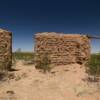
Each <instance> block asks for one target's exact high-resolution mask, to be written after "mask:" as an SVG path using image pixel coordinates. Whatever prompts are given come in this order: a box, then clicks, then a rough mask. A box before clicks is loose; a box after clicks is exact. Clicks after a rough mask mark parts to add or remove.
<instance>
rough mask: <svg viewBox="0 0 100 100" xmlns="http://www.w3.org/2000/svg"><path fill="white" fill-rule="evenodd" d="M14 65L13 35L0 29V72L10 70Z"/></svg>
mask: <svg viewBox="0 0 100 100" xmlns="http://www.w3.org/2000/svg"><path fill="white" fill-rule="evenodd" d="M11 64H12V33H11V32H9V31H6V30H3V29H0V70H9V69H10V68H11Z"/></svg>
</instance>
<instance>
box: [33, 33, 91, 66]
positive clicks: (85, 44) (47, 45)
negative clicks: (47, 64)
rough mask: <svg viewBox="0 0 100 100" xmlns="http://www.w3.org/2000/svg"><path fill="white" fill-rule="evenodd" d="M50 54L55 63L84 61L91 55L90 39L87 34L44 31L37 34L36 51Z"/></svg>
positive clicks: (52, 61)
mask: <svg viewBox="0 0 100 100" xmlns="http://www.w3.org/2000/svg"><path fill="white" fill-rule="evenodd" d="M45 52H48V53H49V54H50V60H51V63H53V64H58V65H59V64H62V65H63V64H70V63H76V62H77V63H84V62H86V61H87V60H88V59H89V57H90V40H89V39H88V38H87V37H86V36H85V35H80V34H63V33H55V32H50V33H49V32H44V33H37V34H35V53H36V54H41V55H42V54H44V53H45Z"/></svg>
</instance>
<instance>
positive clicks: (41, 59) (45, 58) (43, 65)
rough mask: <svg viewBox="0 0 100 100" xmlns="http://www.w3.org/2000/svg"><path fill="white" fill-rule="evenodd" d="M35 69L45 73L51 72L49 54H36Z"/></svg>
mask: <svg viewBox="0 0 100 100" xmlns="http://www.w3.org/2000/svg"><path fill="white" fill-rule="evenodd" d="M35 67H36V68H37V69H42V70H43V72H44V73H46V72H47V71H50V59H49V53H47V52H46V53H44V54H42V55H40V54H36V55H35Z"/></svg>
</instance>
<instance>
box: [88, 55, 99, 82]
mask: <svg viewBox="0 0 100 100" xmlns="http://www.w3.org/2000/svg"><path fill="white" fill-rule="evenodd" d="M86 68H87V69H86V71H87V73H88V74H89V76H92V77H91V78H89V80H91V81H98V79H99V77H100V54H92V55H91V59H90V60H89V62H88V63H87V67H86Z"/></svg>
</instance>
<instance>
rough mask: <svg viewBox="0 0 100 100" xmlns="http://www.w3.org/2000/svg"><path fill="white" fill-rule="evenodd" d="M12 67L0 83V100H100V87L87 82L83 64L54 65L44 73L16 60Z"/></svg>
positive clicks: (94, 83) (95, 83)
mask: <svg viewBox="0 0 100 100" xmlns="http://www.w3.org/2000/svg"><path fill="white" fill-rule="evenodd" d="M15 68H16V69H17V70H16V71H12V72H10V75H9V78H7V79H3V80H2V81H0V100H100V84H99V83H98V82H89V81H87V80H86V78H87V74H86V73H85V67H84V66H83V65H82V66H81V65H78V64H71V65H65V66H57V67H54V68H53V69H52V70H51V72H50V73H48V72H47V73H46V74H44V73H42V72H40V71H39V70H37V69H35V67H34V65H24V64H23V61H20V60H19V61H17V63H16V67H15Z"/></svg>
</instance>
